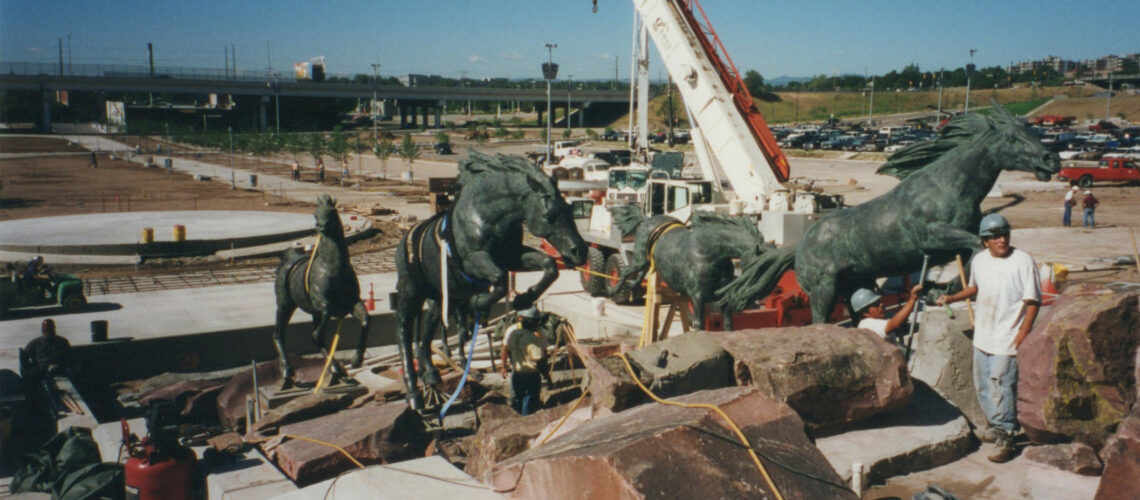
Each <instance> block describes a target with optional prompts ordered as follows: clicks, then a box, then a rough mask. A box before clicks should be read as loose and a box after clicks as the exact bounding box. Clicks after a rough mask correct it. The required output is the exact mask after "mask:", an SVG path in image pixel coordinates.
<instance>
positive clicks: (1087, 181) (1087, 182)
mask: <svg viewBox="0 0 1140 500" xmlns="http://www.w3.org/2000/svg"><path fill="white" fill-rule="evenodd" d="M1092 182H1093V178H1092V176H1091V175H1088V174H1085V175H1082V176H1081V178H1080V179H1078V180H1077V185H1079V186H1081V187H1083V188H1090V187H1092Z"/></svg>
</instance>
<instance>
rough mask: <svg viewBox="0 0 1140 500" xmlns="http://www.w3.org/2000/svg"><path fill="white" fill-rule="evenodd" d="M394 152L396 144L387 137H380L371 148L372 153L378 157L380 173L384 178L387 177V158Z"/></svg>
mask: <svg viewBox="0 0 1140 500" xmlns="http://www.w3.org/2000/svg"><path fill="white" fill-rule="evenodd" d="M395 152H396V145H395V144H393V143H392V140H391V139H389V138H387V137H385V138H383V139H380V142H377V143H376V145H375V146H374V147H373V148H372V153H373V154H375V155H376V157H377V158H379V159H380V175H381V176H382V177H383V178H385V179H387V178H388V158H390V157H391V156H392V153H395Z"/></svg>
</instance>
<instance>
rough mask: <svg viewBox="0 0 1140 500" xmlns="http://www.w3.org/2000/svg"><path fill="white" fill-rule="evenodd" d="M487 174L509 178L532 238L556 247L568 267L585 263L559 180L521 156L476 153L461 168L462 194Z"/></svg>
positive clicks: (569, 208)
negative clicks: (479, 177) (560, 190)
mask: <svg viewBox="0 0 1140 500" xmlns="http://www.w3.org/2000/svg"><path fill="white" fill-rule="evenodd" d="M487 170H493V171H499V172H503V173H507V174H509V176H508V177H509V180H508V181H507V182H509V183H510V186H511V189H510V191H511V192H512V193H513V194H514V195H515V196H516V197H518V203H519V204H520V205H521V212H522V213H523V222H524V224H526V228H527V230H528V231H530V233H531V234H533V235H535V236H538V237H539V238H543V239H545V240H546V241H548V242H549V243H550V244H551V245H553V246H554V248H555V249H557V250H558V253H559V254H560V255H561V256H562V258H563V260H565V261H566V264H568V265H572V266H578V265H581V264H583V263H584V262H585V261H586V250H587V248H588V246H587V245H586V242H585V241H583V240H582V235H581V234H579V233H578V226H577V225H576V224H575V223H574V211H573V208H572V207H571V206H570V204H569V203H566V199H565V198H563V197H562V193H560V192H559V191H558V181H557V180H556V179H554V178H553V177H551V176H549V175H546V173H544V172H543V171H542V169H541V168H539V167H537V166H535V165H534V164H532V163H530V162H529V161H527V160H526V159H525V158H523V157H521V156H507V155H495V156H494V157H490V156H488V155H485V154H483V153H480V152H478V151H474V150H473V151H471V153H470V154H469V155H468V157H467V158H466V159H465V160H463V161H462V162H460V165H459V179H458V185H459V188H460V190H462V189H464V187H465V186H467V185H470V184H471V183H472V182H473V179H472V177H473V176H475V175H477V174H479V173H482V172H485V171H487Z"/></svg>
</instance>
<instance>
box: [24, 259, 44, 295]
mask: <svg viewBox="0 0 1140 500" xmlns="http://www.w3.org/2000/svg"><path fill="white" fill-rule="evenodd" d="M47 272H48V267H47V264H44V256H42V255H37V256H35V257H33V258H32V259H31V260H29V261H28V265H27V266H25V267H24V273H23V275H22V277H23V278H24V279H23V282H24V289H25V290H35V289H39V290H46V289H48V288H51V278H50V277H49V276H47Z"/></svg>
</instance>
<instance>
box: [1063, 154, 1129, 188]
mask: <svg viewBox="0 0 1140 500" xmlns="http://www.w3.org/2000/svg"><path fill="white" fill-rule="evenodd" d="M1057 178H1058V179H1060V180H1063V181H1069V182H1072V181H1076V182H1077V185H1079V186H1081V187H1086V188H1087V187H1091V186H1092V185H1093V182H1094V181H1095V182H1137V183H1140V167H1137V165H1136V161H1135V160H1133V159H1131V158H1123V157H1108V158H1101V160H1100V163H1099V164H1097V166H1095V167H1085V166H1080V167H1078V166H1074V165H1073V164H1070V165H1069V166H1067V167H1064V168H1062V169H1061V171H1060V172H1058V173H1057Z"/></svg>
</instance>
